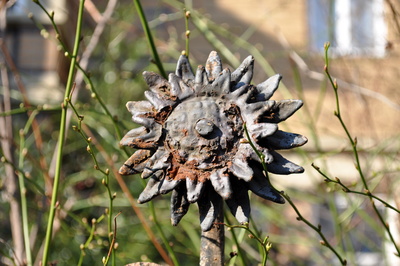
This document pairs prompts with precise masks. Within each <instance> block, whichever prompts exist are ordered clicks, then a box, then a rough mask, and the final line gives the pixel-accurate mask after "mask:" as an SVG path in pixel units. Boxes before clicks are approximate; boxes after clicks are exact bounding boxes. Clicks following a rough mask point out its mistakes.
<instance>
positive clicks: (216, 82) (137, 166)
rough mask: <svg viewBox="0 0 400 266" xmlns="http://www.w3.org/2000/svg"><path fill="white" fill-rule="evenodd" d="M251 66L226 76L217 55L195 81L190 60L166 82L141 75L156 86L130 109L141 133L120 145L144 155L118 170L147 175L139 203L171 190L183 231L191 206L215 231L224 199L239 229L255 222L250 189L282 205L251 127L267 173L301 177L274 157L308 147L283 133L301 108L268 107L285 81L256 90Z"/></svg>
mask: <svg viewBox="0 0 400 266" xmlns="http://www.w3.org/2000/svg"><path fill="white" fill-rule="evenodd" d="M253 66H254V58H253V57H252V56H249V57H247V58H246V59H245V60H244V61H243V63H242V64H241V65H240V66H239V67H238V68H237V69H236V70H235V71H233V72H232V73H231V72H230V70H229V69H222V64H221V59H220V57H219V56H218V54H217V53H216V52H211V53H210V55H209V57H208V60H207V62H206V66H205V67H204V66H199V67H198V69H197V71H196V74H194V73H193V72H192V70H191V67H190V65H189V61H188V59H187V57H186V56H184V55H182V56H181V57H180V58H179V60H178V65H177V68H176V72H175V74H170V75H169V79H168V80H165V79H164V78H163V77H161V76H160V75H158V74H156V73H152V72H144V73H143V76H144V79H145V81H146V83H147V84H148V85H149V87H150V90H147V91H145V97H146V98H147V101H131V102H128V103H127V105H126V106H127V108H128V110H129V111H130V112H131V113H132V120H133V122H135V123H137V124H140V125H142V127H139V128H135V129H132V130H131V131H129V132H128V133H127V134H126V135H125V136H124V138H123V139H122V140H121V145H124V146H129V147H132V148H135V149H138V150H137V151H136V152H135V153H134V154H133V155H132V156H131V157H130V158H129V159H128V160H127V161H126V162H125V163H124V165H123V166H122V167H121V169H120V170H119V172H120V174H122V175H132V174H136V173H142V178H145V179H149V181H148V183H147V186H146V188H145V189H144V191H143V192H142V193H141V194H140V196H139V198H138V202H139V203H144V202H147V201H150V200H151V199H153V198H154V197H156V196H158V195H160V194H166V193H168V192H170V191H172V196H171V221H172V224H173V225H177V224H178V223H179V221H180V220H181V219H182V217H183V216H184V215H185V214H186V213H187V211H188V209H189V206H190V204H191V203H195V202H197V203H198V206H199V212H200V225H201V228H202V230H203V231H208V230H210V229H211V227H212V225H213V222H214V220H215V218H216V216H217V209H218V208H219V207H220V206H219V205H218V204H221V203H220V202H221V200H220V198H219V196H220V197H222V198H223V199H224V200H225V201H226V203H227V205H228V207H229V209H230V210H231V212H232V214H233V215H234V216H235V217H236V219H237V220H238V222H240V223H246V222H248V220H249V216H250V202H249V195H248V191H249V190H250V191H252V192H253V193H254V194H256V195H258V196H260V197H262V198H264V199H268V200H271V201H273V202H276V203H284V199H283V198H282V196H281V195H280V193H279V192H278V191H276V190H275V189H274V188H273V186H272V185H271V184H270V182H269V179H268V177H267V176H266V175H265V173H264V172H263V167H262V163H261V160H260V158H259V157H258V156H257V153H256V152H255V150H254V149H253V148H252V147H251V145H250V143H249V141H248V140H247V138H246V132H245V126H246V128H247V131H248V133H249V136H250V137H251V141H252V143H253V144H254V145H255V147H256V149H257V150H258V151H259V152H260V153H262V154H263V155H264V156H265V164H266V165H267V169H268V171H269V172H271V173H275V174H292V173H301V172H303V171H304V169H303V168H302V167H301V166H298V165H296V164H294V163H292V162H290V161H288V160H287V159H285V158H284V157H282V156H281V155H280V154H279V153H277V152H276V150H280V149H290V148H294V147H298V146H301V145H303V144H305V143H306V142H307V139H306V138H305V137H304V136H301V135H298V134H294V133H287V132H284V131H281V130H278V123H279V122H281V121H284V120H286V119H287V118H288V117H290V116H291V115H292V114H293V113H294V112H295V111H297V110H298V109H299V108H300V107H301V106H302V104H303V103H302V101H300V100H282V101H273V100H270V98H271V96H272V95H273V93H274V92H275V90H276V89H277V88H278V85H279V82H280V80H281V76H280V75H275V76H272V77H270V78H269V79H267V80H266V81H264V82H262V83H260V84H258V85H256V86H254V85H251V84H250V81H251V79H252V76H253ZM215 192H216V193H215ZM217 205H218V206H217Z"/></svg>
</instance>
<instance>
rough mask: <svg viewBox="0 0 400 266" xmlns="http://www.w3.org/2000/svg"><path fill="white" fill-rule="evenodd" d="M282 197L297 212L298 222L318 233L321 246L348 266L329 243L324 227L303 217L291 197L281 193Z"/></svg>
mask: <svg viewBox="0 0 400 266" xmlns="http://www.w3.org/2000/svg"><path fill="white" fill-rule="evenodd" d="M281 195H282V196H283V197H284V198H285V199H286V200H287V202H289V204H290V206H292V208H293V210H294V211H295V212H296V214H297V220H299V221H302V222H303V223H305V224H306V225H307V226H308V227H310V228H311V229H313V230H314V231H315V232H317V233H318V234H319V236H320V237H321V239H322V241H321V242H320V243H321V245H323V246H325V247H327V248H329V249H330V250H331V251H332V252H333V253H334V254H335V255H336V257H337V258H338V259H339V261H340V263H341V264H342V265H347V261H346V259H343V258H342V257H341V256H340V255H339V253H338V252H337V251H336V250H335V249H334V248H333V246H332V245H331V244H330V243H329V242H328V240H327V239H326V237H325V235H324V233H323V232H322V227H321V226H320V225H318V226H315V225H313V224H312V223H311V222H310V221H308V220H307V219H306V218H304V217H303V215H301V213H300V211H299V210H298V209H297V207H296V205H295V204H294V203H293V201H292V200H291V199H290V197H289V196H288V195H287V194H285V193H281Z"/></svg>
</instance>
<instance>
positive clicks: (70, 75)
mask: <svg viewBox="0 0 400 266" xmlns="http://www.w3.org/2000/svg"><path fill="white" fill-rule="evenodd" d="M84 3H85V1H84V0H80V2H79V11H78V20H77V24H76V34H75V43H74V50H73V52H72V57H71V64H70V68H69V73H68V80H67V85H66V90H65V97H64V98H65V99H64V102H63V104H62V109H61V121H60V133H59V137H58V139H59V142H58V143H59V145H58V150H57V162H56V169H55V175H54V183H53V191H52V197H51V203H50V212H49V218H48V223H47V230H46V238H45V244H44V249H43V258H42V265H47V263H48V259H49V252H50V242H51V238H52V234H53V223H54V218H55V214H56V208H57V205H58V202H57V196H58V188H59V183H60V178H61V166H62V156H63V148H64V140H65V132H66V117H67V106H68V103H67V100H66V99H68V96H69V95H70V93H71V89H72V85H73V77H74V72H75V64H76V61H77V55H78V50H79V44H80V36H81V28H82V19H83V10H84Z"/></svg>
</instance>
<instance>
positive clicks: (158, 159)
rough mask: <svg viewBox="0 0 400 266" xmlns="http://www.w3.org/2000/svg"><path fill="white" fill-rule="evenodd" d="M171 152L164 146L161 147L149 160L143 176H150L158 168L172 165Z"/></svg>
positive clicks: (161, 168) (163, 168)
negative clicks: (170, 160)
mask: <svg viewBox="0 0 400 266" xmlns="http://www.w3.org/2000/svg"><path fill="white" fill-rule="evenodd" d="M169 156H170V153H169V152H167V151H165V149H164V148H161V147H159V148H158V150H157V151H156V152H155V153H154V154H153V156H151V157H150V159H148V160H147V162H146V165H145V167H144V170H143V173H142V178H144V179H145V178H148V177H150V176H151V175H153V173H154V172H156V171H158V170H166V169H168V168H169V167H170V165H171V164H170V162H169V161H168V160H169Z"/></svg>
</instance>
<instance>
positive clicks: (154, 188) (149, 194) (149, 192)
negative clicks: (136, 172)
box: [138, 170, 164, 203]
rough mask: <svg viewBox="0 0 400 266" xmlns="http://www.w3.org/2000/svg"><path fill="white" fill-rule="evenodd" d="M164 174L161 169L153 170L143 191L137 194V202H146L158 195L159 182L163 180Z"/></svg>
mask: <svg viewBox="0 0 400 266" xmlns="http://www.w3.org/2000/svg"><path fill="white" fill-rule="evenodd" d="M163 175H164V172H163V171H162V170H159V171H157V172H155V173H154V174H153V175H152V176H151V178H150V179H149V182H147V185H146V187H145V189H144V190H143V192H142V193H141V194H140V195H139V198H138V202H139V203H145V202H148V201H150V200H152V199H154V198H155V197H157V196H158V195H160V189H159V187H160V183H161V181H162V180H163V178H162V176H163Z"/></svg>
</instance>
